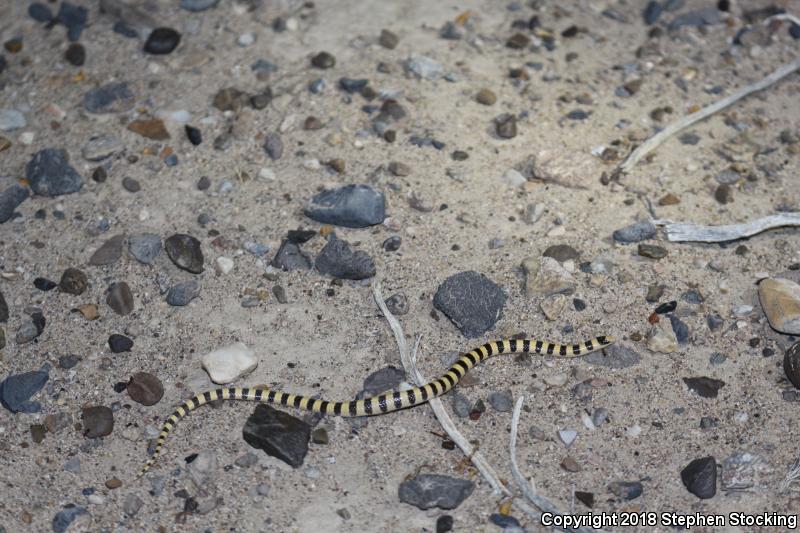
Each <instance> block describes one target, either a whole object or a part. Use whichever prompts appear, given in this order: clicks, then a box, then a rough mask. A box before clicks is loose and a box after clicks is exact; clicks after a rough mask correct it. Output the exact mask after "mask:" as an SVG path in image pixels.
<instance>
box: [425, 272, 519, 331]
mask: <svg viewBox="0 0 800 533" xmlns="http://www.w3.org/2000/svg"><path fill="white" fill-rule="evenodd" d="M507 298H508V297H507V295H506V294H505V292H503V290H502V289H501V288H500V287H499V286H498V285H496V284H495V283H494V282H493V281H491V280H490V279H488V278H487V277H485V276H483V275H481V274H478V273H477V272H474V271H466V272H460V273H458V274H454V275H452V276H450V277H449V278H447V279H446V280H445V281H444V282H443V283H442V284H441V285H439V288H438V289H437V291H436V294H435V295H434V298H433V305H434V307H435V308H436V309H438V310H439V311H441V312H442V313H444V314H445V316H447V317H448V318H449V319H450V320H451V321H452V322H453V324H454V325H455V326H456V327H457V328H458V329H459V330H460V331H461V333H462V335H464V336H465V337H468V338H475V337H479V336H481V335H483V334H484V333H486V332H487V331H489V330H490V329H492V328H493V327H494V325H495V323H496V322H497V321H498V320H499V319H500V317H501V316H502V312H503V307H504V305H505V302H506V299H507Z"/></svg>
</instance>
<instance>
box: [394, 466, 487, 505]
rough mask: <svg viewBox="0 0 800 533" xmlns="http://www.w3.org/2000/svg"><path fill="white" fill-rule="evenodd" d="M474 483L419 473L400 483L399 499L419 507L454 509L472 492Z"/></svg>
mask: <svg viewBox="0 0 800 533" xmlns="http://www.w3.org/2000/svg"><path fill="white" fill-rule="evenodd" d="M474 488H475V483H473V482H472V481H468V480H466V479H458V478H454V477H450V476H443V475H440V474H420V475H418V476H416V477H414V478H412V479H409V480H407V481H403V482H402V483H401V484H400V489H399V496H400V501H401V502H404V503H408V504H410V505H413V506H415V507H419V508H420V509H430V508H431V507H438V508H440V509H455V508H456V507H458V506H459V505H461V503H462V502H463V501H464V500H466V499H467V498H468V497H469V495H470V494H472V491H473V489H474Z"/></svg>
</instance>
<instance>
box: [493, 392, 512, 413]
mask: <svg viewBox="0 0 800 533" xmlns="http://www.w3.org/2000/svg"><path fill="white" fill-rule="evenodd" d="M489 404H490V405H491V406H492V407H494V409H495V410H496V411H499V412H501V413H510V412H511V408H512V407H514V400H513V399H512V397H511V394H510V393H508V392H493V393H491V394H490V395H489Z"/></svg>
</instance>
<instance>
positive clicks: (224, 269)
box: [214, 256, 234, 275]
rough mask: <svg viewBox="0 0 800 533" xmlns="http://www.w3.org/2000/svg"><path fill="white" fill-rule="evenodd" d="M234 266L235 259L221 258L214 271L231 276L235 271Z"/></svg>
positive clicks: (218, 258) (216, 262)
mask: <svg viewBox="0 0 800 533" xmlns="http://www.w3.org/2000/svg"><path fill="white" fill-rule="evenodd" d="M233 266H234V264H233V259H231V258H230V257H225V256H219V257H217V260H216V261H215V264H214V270H216V271H217V272H219V273H220V274H222V275H225V274H230V272H231V270H233Z"/></svg>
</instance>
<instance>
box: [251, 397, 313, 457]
mask: <svg viewBox="0 0 800 533" xmlns="http://www.w3.org/2000/svg"><path fill="white" fill-rule="evenodd" d="M242 435H243V436H244V440H245V442H247V444H249V445H250V446H252V447H254V448H258V449H260V450H264V451H265V452H266V453H267V455H271V456H272V457H276V458H278V459H280V460H281V461H283V462H284V463H286V464H288V465H290V466H292V467H294V468H297V467H299V466H301V465H302V464H303V460H304V459H305V457H306V454H307V453H308V440H309V438H310V437H311V426H310V425H308V424H307V423H305V422H304V421H302V420H300V419H299V418H295V417H293V416H292V415H290V414H288V413H284V412H283V411H278V410H277V409H273V408H272V407H270V406H268V405H264V404H259V405H257V406H256V409H255V411H254V412H253V414H252V415H250V417H249V418H248V419H247V422H246V423H245V425H244V429H243V430H242Z"/></svg>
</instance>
